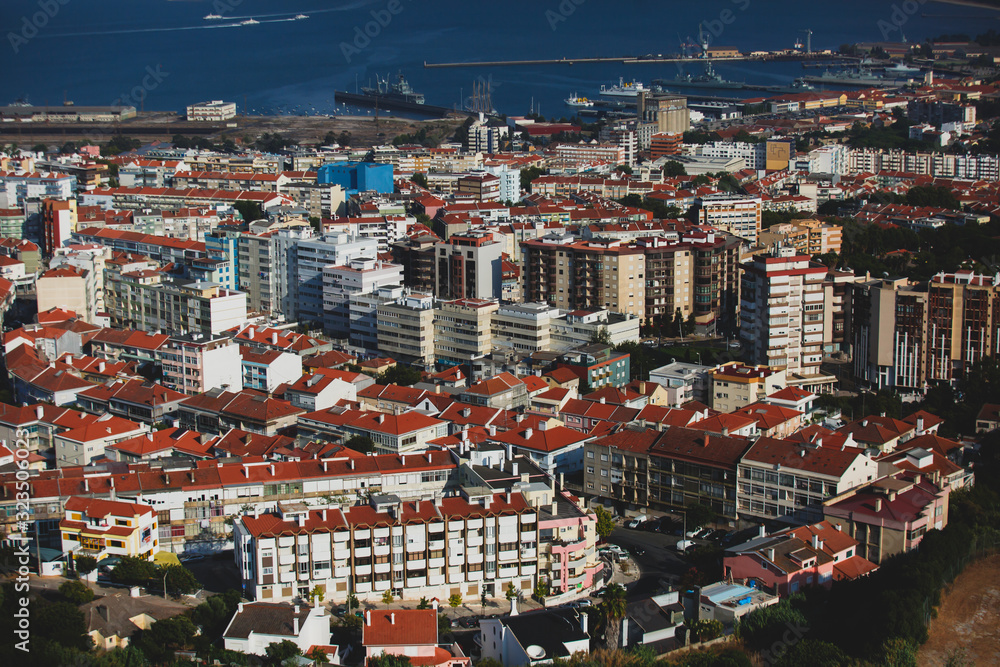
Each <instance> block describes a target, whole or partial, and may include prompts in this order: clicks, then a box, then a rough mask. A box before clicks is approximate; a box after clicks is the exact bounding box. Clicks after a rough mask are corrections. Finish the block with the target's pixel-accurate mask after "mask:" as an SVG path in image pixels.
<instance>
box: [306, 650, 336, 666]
mask: <svg viewBox="0 0 1000 667" xmlns="http://www.w3.org/2000/svg"><path fill="white" fill-rule="evenodd" d="M306 657H307V658H309V659H310V660H312V661H313V662H316V663H318V664H320V665H329V664H330V658H329V657H328V656H327V655H326V651H324V650H323V649H321V648H320V647H318V646H314V647H313V650H311V651H309V652H308V653H306Z"/></svg>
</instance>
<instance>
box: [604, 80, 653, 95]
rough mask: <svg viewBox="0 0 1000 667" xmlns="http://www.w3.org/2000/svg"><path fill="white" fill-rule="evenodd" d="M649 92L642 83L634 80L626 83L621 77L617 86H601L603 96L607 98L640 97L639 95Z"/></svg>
mask: <svg viewBox="0 0 1000 667" xmlns="http://www.w3.org/2000/svg"><path fill="white" fill-rule="evenodd" d="M648 90H649V89H648V88H646V86H645V85H643V83H642V81H635V80H632V81H629V82H628V83H626V82H625V79H624V78H621V77H619V79H618V85H616V86H605V85H603V84H602V85H601V95H604V96H606V97H638V95H639V93H641V92H645V91H648Z"/></svg>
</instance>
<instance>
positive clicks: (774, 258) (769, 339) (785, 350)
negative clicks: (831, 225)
mask: <svg viewBox="0 0 1000 667" xmlns="http://www.w3.org/2000/svg"><path fill="white" fill-rule="evenodd" d="M826 273H827V269H826V267H825V266H822V265H812V263H811V259H810V257H809V256H808V255H799V254H797V252H796V251H795V250H794V249H792V248H786V247H783V248H779V249H778V251H777V253H769V254H761V255H756V256H755V257H754V258H753V261H751V262H749V263H747V264H744V265H743V277H742V280H741V290H740V340H741V341H742V343H743V346H744V350H746V352H747V353H748V355H749V360H750V361H751V363H756V364H761V365H766V366H770V367H779V368H784V369H785V370H786V371H787V372H788V374H789V375H792V374H797V375H802V376H815V375H819V374H820V363H821V362H822V361H823V311H824V307H823V302H824V288H823V281H824V279H825V278H826Z"/></svg>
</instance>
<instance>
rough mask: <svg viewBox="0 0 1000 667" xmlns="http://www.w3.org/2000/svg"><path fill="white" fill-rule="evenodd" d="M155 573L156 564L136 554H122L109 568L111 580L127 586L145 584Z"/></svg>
mask: <svg viewBox="0 0 1000 667" xmlns="http://www.w3.org/2000/svg"><path fill="white" fill-rule="evenodd" d="M155 575H156V565H155V564H153V562H152V561H148V560H146V559H145V558H139V557H138V556H122V557H121V560H119V561H118V564H117V565H115V567H114V569H112V570H111V580H112V581H115V582H117V583H119V584H126V585H128V586H145V585H146V584H148V583H149V580H150V579H152V578H153V577H154V576H155ZM161 576H162V575H161Z"/></svg>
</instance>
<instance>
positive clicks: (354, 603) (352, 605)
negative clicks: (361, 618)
mask: <svg viewBox="0 0 1000 667" xmlns="http://www.w3.org/2000/svg"><path fill="white" fill-rule="evenodd" d="M360 606H361V604H360V603H359V602H358V596H357V595H355V594H354V593H351V594H350V595H348V596H347V611H351V610H352V609H357V608H358V607H360Z"/></svg>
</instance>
